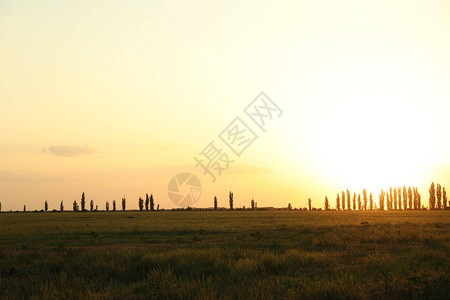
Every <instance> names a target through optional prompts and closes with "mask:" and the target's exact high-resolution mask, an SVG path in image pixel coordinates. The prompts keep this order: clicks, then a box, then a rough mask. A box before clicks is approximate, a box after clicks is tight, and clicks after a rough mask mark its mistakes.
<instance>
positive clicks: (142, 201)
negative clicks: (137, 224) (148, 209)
mask: <svg viewBox="0 0 450 300" xmlns="http://www.w3.org/2000/svg"><path fill="white" fill-rule="evenodd" d="M139 210H140V211H143V210H144V199H142V197H139Z"/></svg>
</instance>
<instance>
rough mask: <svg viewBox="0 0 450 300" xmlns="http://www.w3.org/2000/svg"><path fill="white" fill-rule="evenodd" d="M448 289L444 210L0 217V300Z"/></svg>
mask: <svg viewBox="0 0 450 300" xmlns="http://www.w3.org/2000/svg"><path fill="white" fill-rule="evenodd" d="M448 295H450V211H396V212H395V211H386V212H380V211H377V212H375V211H374V212H369V211H368V212H353V211H345V212H342V211H340V212H338V211H291V212H289V211H201V212H198V211H179V212H169V211H159V212H137V211H135V212H108V213H107V212H83V213H81V212H79V213H73V212H64V213H60V212H51V213H50V212H48V213H1V214H0V297H1V298H5V299H8V298H69V299H70V298H72V299H75V298H76V299H79V298H105V299H106V298H107V299H111V298H113V299H114V298H116V299H124V298H128V299H130V298H150V299H165V298H175V299H180V298H185V299H217V298H225V299H272V298H277V299H279V298H284V299H298V298H329V299H352V298H354V299H387V298H392V299H394V298H395V299H399V298H404V299H415V298H416V299H422V298H426V299H429V298H435V299H445V298H447V297H448ZM447 299H448V298H447Z"/></svg>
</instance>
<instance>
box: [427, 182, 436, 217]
mask: <svg viewBox="0 0 450 300" xmlns="http://www.w3.org/2000/svg"><path fill="white" fill-rule="evenodd" d="M429 191H430V200H429V205H430V210H431V209H434V208H435V207H436V191H435V189H434V182H432V183H431V186H430V190H429Z"/></svg>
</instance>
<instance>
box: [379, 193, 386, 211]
mask: <svg viewBox="0 0 450 300" xmlns="http://www.w3.org/2000/svg"><path fill="white" fill-rule="evenodd" d="M384 197H385V194H384V191H383V190H381V193H380V209H381V210H384Z"/></svg>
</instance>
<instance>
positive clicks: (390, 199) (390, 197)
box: [388, 187, 394, 210]
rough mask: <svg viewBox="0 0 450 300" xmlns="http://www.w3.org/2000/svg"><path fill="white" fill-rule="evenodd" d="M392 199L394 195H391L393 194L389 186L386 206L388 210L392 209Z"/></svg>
mask: <svg viewBox="0 0 450 300" xmlns="http://www.w3.org/2000/svg"><path fill="white" fill-rule="evenodd" d="M393 201H394V197H393V195H392V187H389V201H388V208H389V209H390V210H392V209H393V207H394V205H393V203H392V202H393Z"/></svg>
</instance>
